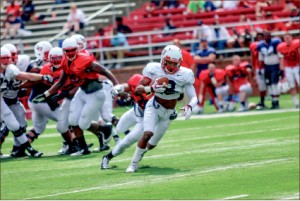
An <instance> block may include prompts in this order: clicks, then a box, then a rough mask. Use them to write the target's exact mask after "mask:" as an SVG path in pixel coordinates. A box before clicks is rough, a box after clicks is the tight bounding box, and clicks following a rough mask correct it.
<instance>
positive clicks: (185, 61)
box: [181, 49, 194, 68]
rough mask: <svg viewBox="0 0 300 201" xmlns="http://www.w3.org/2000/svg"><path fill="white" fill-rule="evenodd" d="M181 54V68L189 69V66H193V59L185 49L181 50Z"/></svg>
mask: <svg viewBox="0 0 300 201" xmlns="http://www.w3.org/2000/svg"><path fill="white" fill-rule="evenodd" d="M181 53H182V62H181V66H182V67H186V68H191V66H192V65H193V64H194V58H193V57H192V55H191V54H190V53H189V52H188V51H186V50H185V49H181Z"/></svg>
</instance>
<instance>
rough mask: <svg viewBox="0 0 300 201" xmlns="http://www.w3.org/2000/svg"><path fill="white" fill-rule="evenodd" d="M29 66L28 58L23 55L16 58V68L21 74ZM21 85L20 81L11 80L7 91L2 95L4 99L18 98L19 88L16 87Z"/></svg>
mask: <svg viewBox="0 0 300 201" xmlns="http://www.w3.org/2000/svg"><path fill="white" fill-rule="evenodd" d="M29 64H30V57H29V56H27V55H25V54H23V55H19V56H18V61H17V65H16V66H17V68H18V69H19V70H20V71H21V72H26V71H27V69H28V67H29ZM21 83H22V81H21V80H12V81H10V83H9V84H8V86H9V87H7V90H6V91H5V92H4V93H3V97H4V98H8V99H15V98H17V97H18V92H19V88H18V86H19V85H20V84H21Z"/></svg>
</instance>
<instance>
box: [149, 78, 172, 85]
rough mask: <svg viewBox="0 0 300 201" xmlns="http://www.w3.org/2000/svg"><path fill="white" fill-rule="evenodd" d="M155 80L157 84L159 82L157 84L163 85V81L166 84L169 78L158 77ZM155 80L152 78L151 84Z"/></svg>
mask: <svg viewBox="0 0 300 201" xmlns="http://www.w3.org/2000/svg"><path fill="white" fill-rule="evenodd" d="M155 80H156V82H157V84H159V85H163V84H164V83H166V85H168V84H169V79H168V78H166V77H158V78H156V79H155ZM155 80H152V82H151V85H153V84H154V82H155Z"/></svg>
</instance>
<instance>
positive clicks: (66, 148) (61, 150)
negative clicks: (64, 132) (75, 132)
mask: <svg viewBox="0 0 300 201" xmlns="http://www.w3.org/2000/svg"><path fill="white" fill-rule="evenodd" d="M68 150H69V145H67V143H65V142H63V146H62V147H61V149H60V150H59V151H58V154H60V155H66V153H67V151H68Z"/></svg>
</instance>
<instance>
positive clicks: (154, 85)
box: [152, 80, 167, 93]
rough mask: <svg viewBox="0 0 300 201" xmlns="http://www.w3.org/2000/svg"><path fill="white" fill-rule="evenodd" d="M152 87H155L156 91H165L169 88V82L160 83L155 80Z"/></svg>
mask: <svg viewBox="0 0 300 201" xmlns="http://www.w3.org/2000/svg"><path fill="white" fill-rule="evenodd" d="M152 89H153V91H154V92H157V93H164V92H165V91H166V89H167V84H166V83H163V84H162V85H160V84H158V83H157V82H156V80H155V82H154V84H153V85H152Z"/></svg>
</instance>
